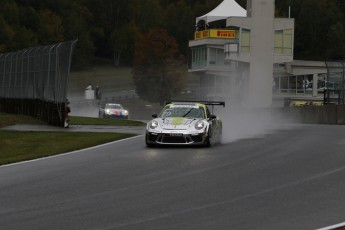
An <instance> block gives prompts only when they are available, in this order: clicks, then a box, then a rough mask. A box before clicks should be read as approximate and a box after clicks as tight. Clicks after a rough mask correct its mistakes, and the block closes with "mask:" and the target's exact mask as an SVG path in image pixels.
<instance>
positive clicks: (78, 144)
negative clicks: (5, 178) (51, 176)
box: [0, 113, 144, 165]
mask: <svg viewBox="0 0 345 230" xmlns="http://www.w3.org/2000/svg"><path fill="white" fill-rule="evenodd" d="M15 124H38V125H44V124H46V123H44V122H43V121H40V120H37V119H35V118H32V117H28V116H24V115H15V114H7V113H0V128H2V127H5V126H9V125H15ZM71 124H72V125H114V126H140V125H144V123H142V122H139V121H131V120H115V119H99V118H89V117H71ZM133 136H135V134H127V133H110V132H106V133H100V132H98V133H92V132H46V131H45V132H39V131H38V132H36V131H35V132H27V131H6V130H0V165H4V164H10V163H15V162H20V161H26V160H32V159H37V158H42V157H46V156H52V155H56V154H60V153H66V152H70V151H74V150H78V149H84V148H88V147H92V146H96V145H100V144H104V143H107V142H112V141H116V140H121V139H124V138H128V137H133Z"/></svg>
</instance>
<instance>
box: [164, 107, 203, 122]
mask: <svg viewBox="0 0 345 230" xmlns="http://www.w3.org/2000/svg"><path fill="white" fill-rule="evenodd" d="M160 117H161V118H166V117H188V118H203V119H204V118H205V115H204V111H203V109H202V108H198V107H166V108H165V109H164V110H163V111H162V113H161V114H160Z"/></svg>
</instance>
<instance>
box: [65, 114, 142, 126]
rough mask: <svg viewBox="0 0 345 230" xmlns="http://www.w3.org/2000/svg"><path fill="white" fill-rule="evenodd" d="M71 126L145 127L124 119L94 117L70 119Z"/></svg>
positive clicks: (139, 122)
mask: <svg viewBox="0 0 345 230" xmlns="http://www.w3.org/2000/svg"><path fill="white" fill-rule="evenodd" d="M70 124H71V125H113V126H143V125H145V123H143V122H141V121H132V120H124V119H110V118H94V117H77V116H71V117H70Z"/></svg>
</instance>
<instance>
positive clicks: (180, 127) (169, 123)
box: [145, 101, 225, 146]
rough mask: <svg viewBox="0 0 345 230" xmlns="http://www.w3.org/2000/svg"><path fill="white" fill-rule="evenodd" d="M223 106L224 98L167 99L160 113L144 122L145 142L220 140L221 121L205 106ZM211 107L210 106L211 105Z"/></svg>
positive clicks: (173, 143) (155, 144)
mask: <svg viewBox="0 0 345 230" xmlns="http://www.w3.org/2000/svg"><path fill="white" fill-rule="evenodd" d="M209 105H211V106H212V107H213V106H215V105H222V106H225V102H215V101H208V102H194V101H193V102H191V101H174V102H167V104H166V106H165V107H164V108H163V110H162V111H161V112H160V114H159V115H157V114H154V115H152V116H153V117H154V119H153V120H151V121H150V122H148V123H147V127H146V136H145V143H146V145H147V146H157V145H201V146H210V145H211V144H213V143H217V142H218V143H220V142H221V138H222V128H223V127H222V121H221V120H220V119H219V118H217V116H216V115H214V114H212V113H211V111H210V109H209V108H208V106H209ZM212 111H213V109H212Z"/></svg>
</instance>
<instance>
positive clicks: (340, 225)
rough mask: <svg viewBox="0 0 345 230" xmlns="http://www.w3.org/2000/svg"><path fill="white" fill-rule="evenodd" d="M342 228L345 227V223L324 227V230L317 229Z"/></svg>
mask: <svg viewBox="0 0 345 230" xmlns="http://www.w3.org/2000/svg"><path fill="white" fill-rule="evenodd" d="M340 227H345V222H343V223H340V224H336V225H332V226H328V227H324V228H319V229H316V230H331V229H337V228H340Z"/></svg>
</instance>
